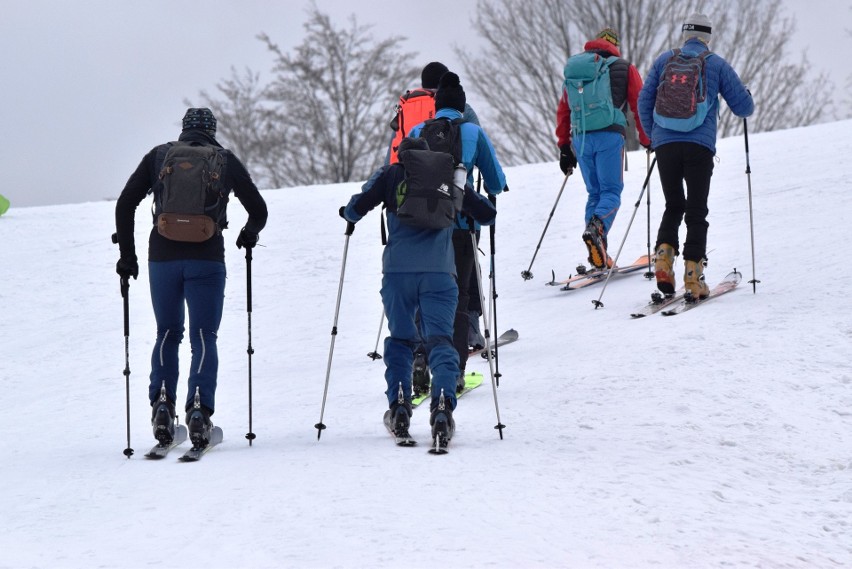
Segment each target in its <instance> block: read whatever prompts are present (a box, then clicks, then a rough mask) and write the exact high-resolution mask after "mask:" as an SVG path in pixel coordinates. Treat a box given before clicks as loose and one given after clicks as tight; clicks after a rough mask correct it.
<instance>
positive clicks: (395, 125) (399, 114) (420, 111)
mask: <svg viewBox="0 0 852 569" xmlns="http://www.w3.org/2000/svg"><path fill="white" fill-rule="evenodd" d="M433 118H435V92H434V91H432V90H431V89H414V90H411V91H406V92H405V93H404V94H402V95H401V96H400V97H399V104H398V105H397V106H396V116H395V117H394V118H393V120H392V121H391V123H390V127H391V128H392V129H393V130H394V131H396V134H395V135H394V137H393V141H391V149H390V163H391V164H396V163H397V162H398V161H399V159H398V158H397V156H396V151H397V148H399V143H400V142H402V139H403V138H405V137H406V136H408V132H409V131H410V130H411V129H412V127H414V126H416V125H418V124H420V123H422V122H424V121H427V120H429V119H433Z"/></svg>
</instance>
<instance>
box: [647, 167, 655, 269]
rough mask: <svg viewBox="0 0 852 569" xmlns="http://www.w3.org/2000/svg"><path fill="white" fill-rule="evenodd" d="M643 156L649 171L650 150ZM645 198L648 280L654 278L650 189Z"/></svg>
mask: <svg viewBox="0 0 852 569" xmlns="http://www.w3.org/2000/svg"><path fill="white" fill-rule="evenodd" d="M645 158H646V160H645V161H646V170H647V171H648V172H650V171H651V151H650V150H648V151H647V152H645ZM646 200H647V201H646V203H647V204H648V208H647V209H648V215H647V217H648V241H647V246H648V270H647V272H646V273H645V278H646V279H649V280H650V279H653V278H654V269H652V268H651V190H650V189H649V190H648V195H647V196H646Z"/></svg>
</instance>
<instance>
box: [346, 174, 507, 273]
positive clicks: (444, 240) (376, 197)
mask: <svg viewBox="0 0 852 569" xmlns="http://www.w3.org/2000/svg"><path fill="white" fill-rule="evenodd" d="M404 179H405V169H404V168H403V167H402V165H401V164H391V165H389V166H382V167H381V168H380V169H379V170H377V171H376V172H375V173H373V175H372V176H370V179H369V180H367V181H366V182H365V183H364V185H363V186H362V187H361V193H360V194H355V195H354V196H352V199H350V200H349V204H348V205H347V206H346V208H345V209H344V211H343V216H344V217H345V218H346V220H347V221H351V222H352V223H357V222H358V221H359V220H360V219H361V218H362V217H364V216H365V215H366V214H367V213H368V212H369V211H370V210H372V209H373V208H375V207H376V206H378V205H379V204H384V205H385V207H386V208H387V211H388V242H387V245H385V250H384V253H383V254H382V272H384V273H449V274H451V275H453V276H456V263H455V254H454V253H453V228H452V227H448V228H446V229H419V228H417V227H412V226H410V225H406V224H404V223H402V222H401V221H400V220H399V218H398V217H397V216H396V187H397V186H398V185H399V183H400V182H402V181H403V180H404ZM462 209H463V211H464V212H465V213H466V214H469V215H471V216H472V217H473V218H474V219H475V220H476V221H478V222H479V223H484V224H491V223H493V222H494V218H495V216H496V215H497V210H496V209H495V208H494V206H493V205H492V204H491V202H489V201H488V200H487V199H486V198H485V197H484V196H481V195H479V194H477V193H476V192H475V191H473V189H471V188H470V187H469V186H465V189H464V202H463V203H462Z"/></svg>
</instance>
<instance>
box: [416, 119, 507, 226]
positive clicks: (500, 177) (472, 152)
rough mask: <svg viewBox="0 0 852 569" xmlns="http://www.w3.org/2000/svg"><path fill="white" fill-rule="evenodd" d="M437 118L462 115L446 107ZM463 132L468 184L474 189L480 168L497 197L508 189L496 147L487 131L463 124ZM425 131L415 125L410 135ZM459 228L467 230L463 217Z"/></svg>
mask: <svg viewBox="0 0 852 569" xmlns="http://www.w3.org/2000/svg"><path fill="white" fill-rule="evenodd" d="M435 118H436V119H438V118H448V119H450V120H455V119H460V118H462V114H461V113H460V112H459V111H457V110H456V109H451V108H449V107H445V108H443V109H441V110H439V111H438V112H436V113H435ZM459 128H460V131H461V146H462V157H461V160H462V163H463V164H464V167H465V168H467V183H468V185H469V186H470V187H471V188H473V187H474V185H473V167H474V166H476V167H477V168H479V172H480V173H481V174H482V180H483V181H484V182H485V189H486V191H487V192H488V193H489V194H491V195H493V196H496V195H497V194H499V193H500V192H502V191H503V189H504V188H505V187H506V176H505V174H503V168H502V167H501V166H500V162H498V160H497V155H496V154H495V152H494V145H492V144H491V140H490V139H489V138H488V135H487V134H485V131H484V130H482V128H480V127H479V126H477V125H475V124H473V123H470V122H463V123H461V125H459ZM422 129H423V123H420V124H418V125H415V126H414V127H413V128H412V129H411V130H410V131H409V133H408V135H409V136H410V137H412V138H417V137H418V136H420V131H421V130H422ZM457 223H458V224H459V228H461V229H467V228H468V226H467V221H466V219H465V218H463V217H461V216H460V217H459V219H458V220H457Z"/></svg>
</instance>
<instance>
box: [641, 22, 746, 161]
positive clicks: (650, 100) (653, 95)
mask: <svg viewBox="0 0 852 569" xmlns="http://www.w3.org/2000/svg"><path fill="white" fill-rule="evenodd" d="M681 50H682V51H683V52H684V53H689V54H693V55H697V54H700V53H702V52H704V51H709V49H708V47H707V45H705V44H704V42H702V41H701V40H698V39H696V38H692V39H689V40H687V41H686V43H684V44H683V47H682V48H681ZM672 55H674V52H673V51H672V50H668V51H666V52H664V53H662V54H661V55H660V56H659V57H657V59H656V61H654V65H653V66H652V67H651V71H649V72H648V76H647V77H646V78H645V85H644V86H643V87H642V92H641V93H640V94H639V118H640V120H641V121H642V125H643V126H644V127H645V129H646V132H649V133H650V134H651V145H652V147H653V148H658V147H660V146H662V145H663V144H668V143H670V142H694V143H696V144H700V145H702V146H706V147H707V148H709V149H710V150H711V151H713V153H714V154H715V153H716V130H717V121H718V116H719V95H721V96H722V97H723V98H724V99H725V102H726V103H728V106H729V107H730V108H731V111H733V113H734V114H735V115H737V116H738V117H743V118H745V117H749V116H751V114H752V113H753V112H754V100H753V99H752V97H751V93H749V92H748V89H746V87H745V85H743V82H742V81H741V80H740V78H739V76H738V75H737V72H736V71H734V69H733V67H731V66H730V64H729V63H728V62H727V61H725V60H724V59H722V58H721V57H720V56H719V55H718V54H715V53H714V54H712V55H711V56H709V57H707V59H706V60H705V61H704V72H705V77H706V80H707V97H708V99H709V100H710V102H711V106H710V109H709V110H708V112H707V117H706V118H705V119H704V122H703V123H702V124H701V126H699V127H698V128H696V129H694V130H691V131H689V132H679V131H675V130H670V129H667V128H663V127H661V126H659V125H658V124H656V123H655V122H654V105H655V104H656V101H657V87H658V86H659V84H660V77H661V76H662V74H663V69H664V68H665V66H666V62H668V60H669V59H670V58H671V57H672Z"/></svg>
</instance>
